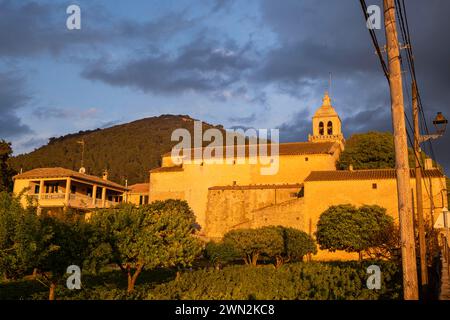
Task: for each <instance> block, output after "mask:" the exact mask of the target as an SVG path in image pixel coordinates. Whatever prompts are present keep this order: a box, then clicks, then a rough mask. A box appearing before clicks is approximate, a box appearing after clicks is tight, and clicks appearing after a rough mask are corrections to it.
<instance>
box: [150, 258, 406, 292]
mask: <svg viewBox="0 0 450 320" xmlns="http://www.w3.org/2000/svg"><path fill="white" fill-rule="evenodd" d="M370 264H377V265H379V266H380V268H381V270H382V279H381V282H382V283H381V289H380V290H369V289H367V287H366V281H367V277H368V274H367V272H366V271H367V266H368V265H370ZM401 292H402V289H401V272H400V268H399V267H398V266H397V265H396V264H393V263H391V262H387V261H364V262H361V263H358V262H340V263H320V262H311V263H293V264H286V265H284V266H282V267H281V268H278V269H275V268H273V267H270V266H260V267H259V268H247V267H245V266H238V265H234V266H227V267H225V268H223V269H222V270H214V269H204V270H197V271H194V272H185V273H183V276H182V277H181V279H180V280H178V281H170V282H168V283H164V284H161V285H158V286H156V287H155V288H154V289H153V290H151V291H150V292H149V293H148V296H147V298H148V299H156V300H167V299H169V300H178V299H182V300H209V299H211V300H247V299H257V300H281V299H283V300H298V299H300V300H328V299H330V300H344V299H345V300H366V299H370V300H372V299H400V298H401Z"/></svg>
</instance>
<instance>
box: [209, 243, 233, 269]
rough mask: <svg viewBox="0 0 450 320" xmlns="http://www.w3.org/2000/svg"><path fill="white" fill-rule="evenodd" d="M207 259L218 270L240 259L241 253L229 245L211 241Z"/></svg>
mask: <svg viewBox="0 0 450 320" xmlns="http://www.w3.org/2000/svg"><path fill="white" fill-rule="evenodd" d="M205 257H206V258H207V259H208V260H209V262H210V263H212V264H213V265H214V266H215V267H216V268H220V267H221V265H222V264H224V263H227V262H231V261H233V260H236V259H238V258H240V256H239V253H238V252H237V251H236V250H235V249H234V247H233V246H232V245H230V244H228V243H223V242H214V241H210V242H208V243H207V244H206V248H205Z"/></svg>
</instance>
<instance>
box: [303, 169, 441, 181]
mask: <svg viewBox="0 0 450 320" xmlns="http://www.w3.org/2000/svg"><path fill="white" fill-rule="evenodd" d="M410 171H411V172H410V175H411V178H414V177H415V173H414V170H413V169H411V170H410ZM424 176H425V177H428V178H442V177H443V176H444V175H443V174H442V172H441V171H440V170H439V169H429V170H424ZM395 178H396V174H395V169H370V170H353V171H352V170H333V171H312V172H311V173H310V174H309V176H308V177H307V178H306V179H305V182H308V181H342V180H385V179H395Z"/></svg>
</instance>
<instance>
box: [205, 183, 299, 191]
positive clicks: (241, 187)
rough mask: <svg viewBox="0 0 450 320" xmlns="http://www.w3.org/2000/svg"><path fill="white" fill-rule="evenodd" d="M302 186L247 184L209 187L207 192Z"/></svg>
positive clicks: (296, 185) (295, 186)
mask: <svg viewBox="0 0 450 320" xmlns="http://www.w3.org/2000/svg"><path fill="white" fill-rule="evenodd" d="M302 186H303V184H300V183H295V184H249V185H234V186H214V187H209V188H208V190H259V189H298V188H301V187H302Z"/></svg>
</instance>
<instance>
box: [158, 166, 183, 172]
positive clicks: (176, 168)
mask: <svg viewBox="0 0 450 320" xmlns="http://www.w3.org/2000/svg"><path fill="white" fill-rule="evenodd" d="M177 171H183V168H182V167H181V166H172V167H160V168H156V169H152V170H150V173H156V172H177Z"/></svg>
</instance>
